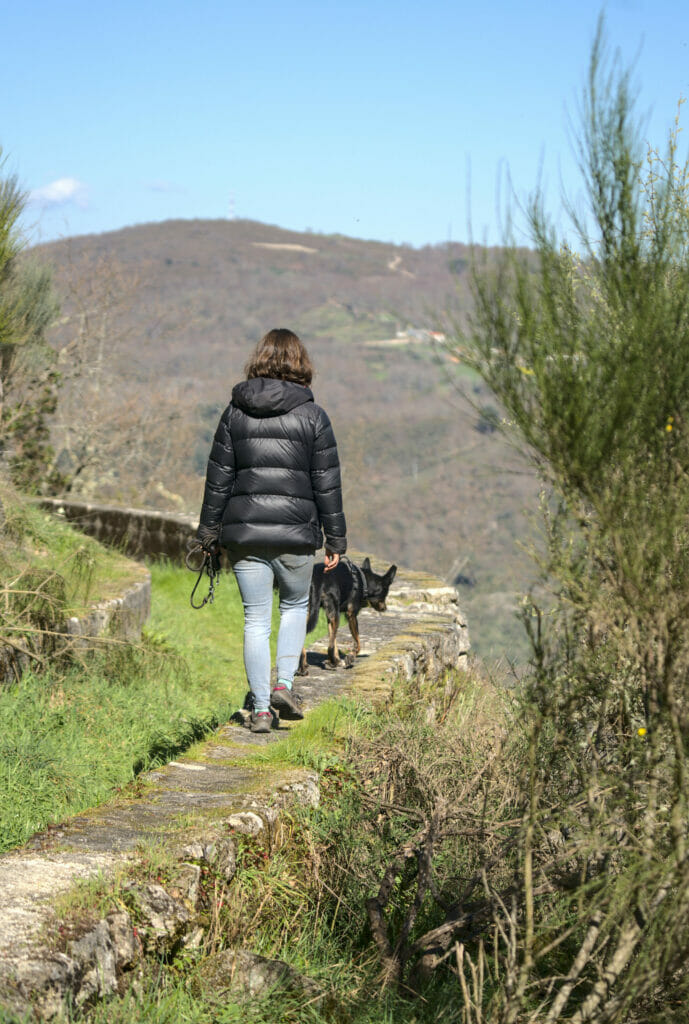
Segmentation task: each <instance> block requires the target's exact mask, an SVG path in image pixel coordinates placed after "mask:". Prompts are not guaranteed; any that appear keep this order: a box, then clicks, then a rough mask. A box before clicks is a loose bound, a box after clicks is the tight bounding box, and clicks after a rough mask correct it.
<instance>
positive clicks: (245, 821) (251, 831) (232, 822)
mask: <svg viewBox="0 0 689 1024" xmlns="http://www.w3.org/2000/svg"><path fill="white" fill-rule="evenodd" d="M227 824H228V825H229V827H230V828H231V829H232V830H233V832H240V833H241V834H242V835H245V836H257V835H258V834H259V832H262V831H263V829H264V828H265V823H264V821H263V818H261V816H260V815H258V814H256V813H255V812H254V811H239V812H238V813H237V814H231V815H230V817H229V818H228V819H227Z"/></svg>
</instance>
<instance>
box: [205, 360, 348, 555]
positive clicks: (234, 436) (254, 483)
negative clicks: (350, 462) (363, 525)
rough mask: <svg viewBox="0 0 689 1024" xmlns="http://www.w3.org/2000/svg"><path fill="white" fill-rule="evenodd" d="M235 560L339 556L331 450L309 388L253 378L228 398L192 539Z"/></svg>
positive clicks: (326, 424)
mask: <svg viewBox="0 0 689 1024" xmlns="http://www.w3.org/2000/svg"><path fill="white" fill-rule="evenodd" d="M221 525H222V532H221V534H220V540H221V543H222V544H223V545H224V546H226V547H227V548H229V549H230V551H233V552H236V553H241V552H242V551H250V550H252V549H256V548H270V549H273V550H275V551H276V552H278V553H287V552H294V553H305V552H309V553H310V552H313V551H315V550H316V549H317V548H319V547H321V545H322V543H323V540H322V535H321V529H322V530H323V532H324V533H325V543H326V547H327V548H328V549H329V550H330V551H332V552H337V553H338V554H344V552H345V551H346V550H347V540H346V526H345V518H344V514H343V512H342V489H341V484H340V463H339V459H338V457H337V446H336V444H335V437H334V435H333V431H332V427H331V426H330V420H329V419H328V416H327V415H326V413H325V412H324V411H323V409H321V408H320V406H318V405H316V403H315V402H314V400H313V394H312V392H311V390H310V389H309V388H306V387H302V385H300V384H294V383H292V382H291V381H284V380H274V379H273V378H270V377H256V378H254V379H252V380H245V381H242V382H241V383H240V384H237V385H236V386H235V387H234V388H233V391H232V401H231V402H230V404H229V405H228V407H227V409H225V412H224V413H223V414H222V417H221V419H220V423H219V424H218V429H217V430H216V432H215V438H214V440H213V447H212V448H211V454H210V458H209V460H208V470H207V472H206V489H205V492H204V496H203V507H202V509H201V525H200V527H199V537H200V538H201V540H202V541H205V540H206V539H207V538H208V536H209V534H210V531H215V532H216V535H217V533H218V532H219V528H220V526H221Z"/></svg>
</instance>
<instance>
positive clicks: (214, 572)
mask: <svg viewBox="0 0 689 1024" xmlns="http://www.w3.org/2000/svg"><path fill="white" fill-rule="evenodd" d="M199 554H202V555H203V560H202V561H201V563H200V564H199V563H198V560H197V561H196V564H195V565H194V564H193V563H194V560H195V556H198V555H199ZM184 564H185V565H186V567H187V569H191V571H192V572H197V573H198V574H199V575H198V577H197V579H196V583H195V584H194V589H193V590H192V592H191V597H190V598H189V602H190V604H191V607H192V608H196V609H197V610H198V609H199V608H203V606H204V605H205V604H213V600H214V598H215V588H216V585H217V580H218V578H219V576H220V550H219V549H218V550H217V551H213V552H210V551H205V550H204V549H203V548H202V547H201V545H200V544H199V542H198V541H192V542H191V543H190V545H189V550H188V551H187V554H186V557H185V559H184ZM204 573H205V574H206V575H207V576H208V593H207V594H206V596H205V597H204V599H203V601H202V602H201V604H194V595H195V594H196V591H197V589H198V586H199V583H200V582H201V577H202V576H203V574H204Z"/></svg>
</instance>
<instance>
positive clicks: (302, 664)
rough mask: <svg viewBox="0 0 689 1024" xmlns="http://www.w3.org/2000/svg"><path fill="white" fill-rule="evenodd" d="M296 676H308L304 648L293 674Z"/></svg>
mask: <svg viewBox="0 0 689 1024" xmlns="http://www.w3.org/2000/svg"><path fill="white" fill-rule="evenodd" d="M294 674H295V675H297V676H307V675H308V674H309V663H308V661H307V660H306V648H305V647H302V649H301V657H300V659H299V668H298V669H297V671H296V672H295V673H294Z"/></svg>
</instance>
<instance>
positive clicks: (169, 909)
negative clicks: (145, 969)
mask: <svg viewBox="0 0 689 1024" xmlns="http://www.w3.org/2000/svg"><path fill="white" fill-rule="evenodd" d="M124 892H125V893H126V894H127V895H128V898H129V900H130V902H131V904H132V906H133V908H134V910H135V913H136V915H137V918H138V919H139V920H140V921H141V926H140V927H139V929H138V931H139V935H140V937H141V940H142V942H143V945H144V949H145V950H146V952H147V953H169V952H170V951H171V950H173V949H175V948H176V947H177V946H178V945H179V944H180V943H181V941H182V939H183V937H184V934H185V932H186V931H188V930H189V926H190V923H191V920H192V916H193V915H192V913H191V911H190V910H189V908H188V907H187V906H186V904H185V903H183V902H182V900H179V899H174V898H173V897H172V896H170V894H169V893H168V892H166V891H165V889H164V888H163V887H162V885H157V884H155V883H153V882H149V883H147V884H146V885H137V884H135V883H131V884H129V885H127V886H125V887H124Z"/></svg>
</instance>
